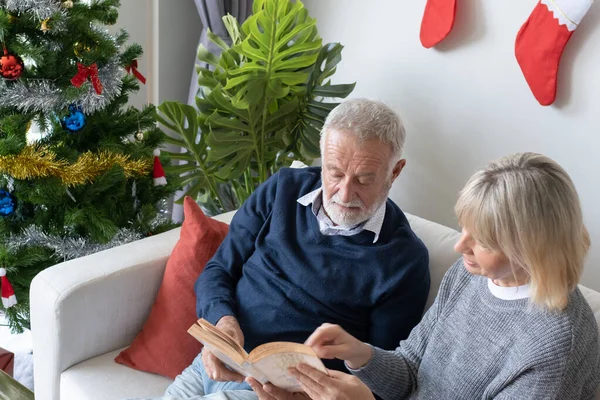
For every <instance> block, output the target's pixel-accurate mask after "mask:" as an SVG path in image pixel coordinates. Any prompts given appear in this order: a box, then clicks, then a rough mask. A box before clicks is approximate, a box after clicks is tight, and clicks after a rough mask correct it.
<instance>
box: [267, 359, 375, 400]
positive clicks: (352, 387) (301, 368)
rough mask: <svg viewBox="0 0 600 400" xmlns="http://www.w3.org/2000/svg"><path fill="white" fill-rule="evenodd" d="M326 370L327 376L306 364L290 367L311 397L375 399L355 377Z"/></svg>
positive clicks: (343, 399)
mask: <svg viewBox="0 0 600 400" xmlns="http://www.w3.org/2000/svg"><path fill="white" fill-rule="evenodd" d="M328 372H329V376H328V375H326V374H324V373H322V372H321V371H318V370H316V369H314V368H312V367H310V366H308V365H306V364H299V365H298V366H297V367H296V368H291V369H290V374H292V375H293V376H294V377H295V378H296V379H298V381H299V382H300V384H301V385H302V389H304V391H305V392H306V394H308V396H309V397H310V398H311V399H314V400H317V399H318V400H375V397H374V396H373V393H371V390H370V389H369V388H368V387H367V385H365V384H364V383H362V382H361V380H360V379H358V378H357V377H355V376H353V375H350V374H346V373H344V372H340V371H333V370H329V371H328ZM261 400H262V399H261ZM278 400H279V399H278Z"/></svg>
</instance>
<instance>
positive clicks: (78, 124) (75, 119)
mask: <svg viewBox="0 0 600 400" xmlns="http://www.w3.org/2000/svg"><path fill="white" fill-rule="evenodd" d="M61 124H62V127H63V128H64V129H66V130H68V131H69V132H71V133H74V132H77V131H80V130H81V129H83V127H84V126H85V114H84V113H83V112H82V111H81V108H79V107H75V105H73V104H71V105H70V106H69V114H67V115H65V116H64V117H63V118H62V120H61Z"/></svg>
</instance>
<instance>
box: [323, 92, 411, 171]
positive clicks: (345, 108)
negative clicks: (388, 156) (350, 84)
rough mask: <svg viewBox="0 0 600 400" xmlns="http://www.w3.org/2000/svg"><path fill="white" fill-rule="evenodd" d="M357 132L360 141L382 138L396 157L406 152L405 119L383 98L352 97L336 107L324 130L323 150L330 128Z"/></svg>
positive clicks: (330, 114) (329, 116)
mask: <svg viewBox="0 0 600 400" xmlns="http://www.w3.org/2000/svg"><path fill="white" fill-rule="evenodd" d="M331 129H333V130H336V131H343V132H348V133H352V134H354V135H356V136H357V137H358V138H359V140H360V141H363V140H366V139H370V138H378V139H379V140H381V141H382V142H384V143H389V144H390V145H391V146H392V151H393V153H392V154H393V156H394V158H395V159H396V161H397V160H398V159H399V158H400V157H401V156H402V151H403V150H404V140H405V139H406V131H405V130H404V124H403V123H402V120H401V119H400V117H399V116H398V114H396V113H395V112H394V111H393V110H392V109H391V108H390V107H388V106H387V105H385V104H384V103H382V102H380V101H375V100H369V99H350V100H346V101H344V102H343V103H341V104H339V105H338V106H337V107H335V108H334V109H333V110H331V112H330V113H329V115H328V116H327V118H326V119H325V124H324V125H323V129H322V130H321V154H323V150H324V141H325V136H326V134H327V132H328V131H329V130H331Z"/></svg>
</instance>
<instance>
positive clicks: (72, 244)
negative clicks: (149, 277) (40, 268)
mask: <svg viewBox="0 0 600 400" xmlns="http://www.w3.org/2000/svg"><path fill="white" fill-rule="evenodd" d="M157 207H158V215H157V216H156V218H154V220H152V222H151V223H150V227H151V228H152V229H154V228H156V227H158V226H160V225H162V224H165V223H168V222H170V221H171V212H170V210H169V207H168V201H167V200H166V199H165V200H161V201H160V202H159V203H158V204H157ZM143 237H144V235H142V234H141V233H139V232H136V231H134V230H132V229H125V228H123V229H119V231H118V232H117V234H116V235H115V236H114V237H113V238H112V239H111V240H110V242H108V243H104V244H100V243H96V242H92V241H91V240H88V239H85V238H81V237H80V238H68V237H67V238H64V237H60V236H53V235H48V234H46V233H44V232H43V231H42V230H40V229H39V228H38V227H36V226H29V227H27V228H26V229H25V230H24V231H23V233H22V234H20V235H18V236H11V237H10V239H9V241H8V243H9V247H11V248H15V249H16V248H19V247H21V246H43V247H48V248H50V249H52V250H54V252H55V253H56V255H57V256H58V257H60V258H62V259H63V261H67V260H72V259H74V258H79V257H84V256H87V255H89V254H93V253H97V252H99V251H102V250H108V249H111V248H113V247H117V246H121V245H124V244H127V243H131V242H134V241H136V240H139V239H142V238H143Z"/></svg>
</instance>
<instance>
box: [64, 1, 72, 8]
mask: <svg viewBox="0 0 600 400" xmlns="http://www.w3.org/2000/svg"><path fill="white" fill-rule="evenodd" d="M62 6H63V7H64V8H73V2H72V1H71V0H67V1H63V2H62Z"/></svg>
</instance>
